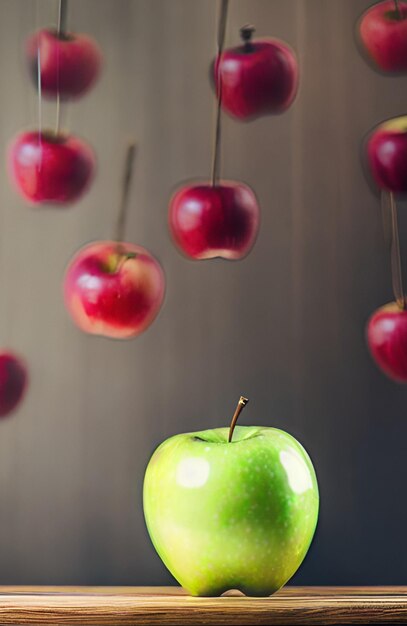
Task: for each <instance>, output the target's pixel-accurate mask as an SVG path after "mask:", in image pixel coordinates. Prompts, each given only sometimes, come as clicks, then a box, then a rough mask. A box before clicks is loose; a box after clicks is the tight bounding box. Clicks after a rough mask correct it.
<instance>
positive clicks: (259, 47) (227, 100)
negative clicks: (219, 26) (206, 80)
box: [214, 26, 298, 120]
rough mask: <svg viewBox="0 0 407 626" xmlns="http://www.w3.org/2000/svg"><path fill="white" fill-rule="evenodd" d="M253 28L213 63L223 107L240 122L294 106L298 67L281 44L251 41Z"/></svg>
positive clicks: (244, 32)
mask: <svg viewBox="0 0 407 626" xmlns="http://www.w3.org/2000/svg"><path fill="white" fill-rule="evenodd" d="M253 30H254V29H253V27H249V26H247V27H243V28H242V29H241V34H242V38H243V40H244V42H245V43H244V44H243V45H241V46H237V47H235V48H229V49H227V50H225V51H224V52H223V53H222V55H221V57H220V60H217V61H216V62H215V63H214V71H215V84H216V88H217V92H218V95H219V81H221V82H222V107H223V109H225V111H227V112H228V113H230V114H231V115H232V116H234V117H236V118H238V119H240V120H250V119H253V118H255V117H259V116H260V115H268V114H271V113H281V112H283V111H285V110H286V109H287V108H288V107H289V106H290V105H291V104H292V102H293V100H294V98H295V95H296V93H297V89H298V64H297V60H296V57H295V54H294V52H293V50H292V49H291V48H290V47H289V46H288V45H287V44H286V43H284V42H283V41H279V40H277V39H261V40H255V41H251V35H252V33H253Z"/></svg>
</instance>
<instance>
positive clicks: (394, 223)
mask: <svg viewBox="0 0 407 626" xmlns="http://www.w3.org/2000/svg"><path fill="white" fill-rule="evenodd" d="M382 205H383V208H384V209H385V208H386V206H388V207H389V210H390V219H391V244H390V260H391V277H392V284H393V293H394V298H395V300H396V302H397V305H398V307H399V308H400V309H401V310H404V309H405V308H406V297H405V295H404V286H403V272H402V268H401V252H400V238H399V227H398V217H397V204H396V201H395V198H394V194H393V193H391V192H387V191H383V192H382Z"/></svg>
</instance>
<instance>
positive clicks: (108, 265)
mask: <svg viewBox="0 0 407 626" xmlns="http://www.w3.org/2000/svg"><path fill="white" fill-rule="evenodd" d="M164 291H165V277H164V272H163V270H162V268H161V265H160V264H159V263H158V261H157V260H156V259H155V258H154V257H153V256H152V254H150V253H149V252H148V251H147V250H145V249H144V248H142V247H141V246H136V245H134V244H132V243H122V242H120V243H118V242H117V241H98V242H93V243H91V244H89V245H87V246H85V247H84V248H82V249H81V250H79V252H78V253H77V254H76V255H75V256H74V257H73V259H72V260H71V262H70V263H69V265H68V268H67V271H66V275H65V280H64V296H65V304H66V307H67V309H68V311H69V313H70V315H71V317H72V319H73V321H74V322H75V324H76V325H77V326H78V327H79V328H80V329H81V330H83V331H84V332H86V333H91V334H93V335H103V336H104V337H112V338H115V339H126V338H128V337H134V336H136V335H139V334H140V333H142V332H144V331H145V330H146V329H147V328H148V327H149V326H150V324H151V323H152V322H153V320H154V319H155V318H156V316H157V315H158V312H159V310H160V308H161V305H162V302H163V299H164Z"/></svg>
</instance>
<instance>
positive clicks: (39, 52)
mask: <svg viewBox="0 0 407 626" xmlns="http://www.w3.org/2000/svg"><path fill="white" fill-rule="evenodd" d="M37 87H38V141H39V142H41V132H42V85H41V50H40V44H39V43H38V48H37Z"/></svg>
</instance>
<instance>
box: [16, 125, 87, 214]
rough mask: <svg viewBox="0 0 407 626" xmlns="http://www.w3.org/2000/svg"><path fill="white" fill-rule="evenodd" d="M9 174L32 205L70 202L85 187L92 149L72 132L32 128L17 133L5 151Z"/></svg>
mask: <svg viewBox="0 0 407 626" xmlns="http://www.w3.org/2000/svg"><path fill="white" fill-rule="evenodd" d="M8 168H9V175H10V178H11V179H12V181H13V182H14V184H15V186H16V188H17V190H18V191H19V192H20V194H21V195H22V196H23V197H24V198H25V199H26V200H28V201H29V202H30V203H32V204H61V205H65V204H70V203H72V202H75V201H76V200H78V199H79V198H80V197H81V196H82V194H83V193H85V191H86V190H87V189H88V187H89V184H90V182H91V180H92V177H93V173H94V169H95V157H94V154H93V151H92V149H91V148H90V146H89V145H88V144H86V143H85V142H84V141H83V140H81V139H78V138H77V137H74V136H72V135H64V134H58V135H56V134H55V133H52V132H51V131H49V132H47V131H43V132H38V131H31V132H23V133H20V134H19V135H17V137H16V138H15V139H14V140H13V142H12V143H11V145H10V148H9V153H8Z"/></svg>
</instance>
